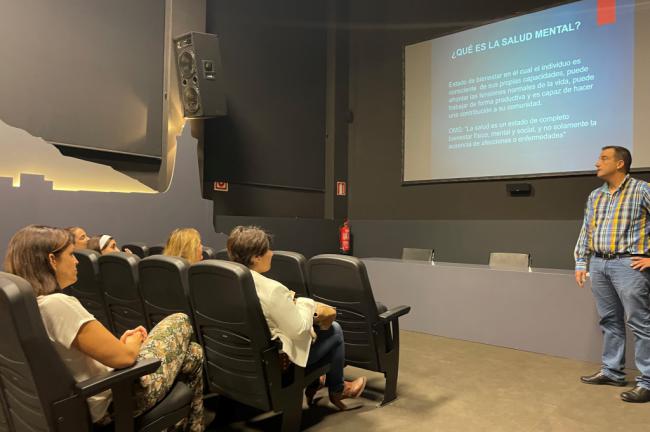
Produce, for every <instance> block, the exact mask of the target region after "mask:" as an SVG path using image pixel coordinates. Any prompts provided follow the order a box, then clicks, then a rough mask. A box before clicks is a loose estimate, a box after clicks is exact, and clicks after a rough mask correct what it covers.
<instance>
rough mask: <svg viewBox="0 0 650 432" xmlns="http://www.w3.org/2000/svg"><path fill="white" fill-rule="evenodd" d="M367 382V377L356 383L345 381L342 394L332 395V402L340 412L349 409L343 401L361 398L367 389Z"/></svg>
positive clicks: (356, 380) (358, 379)
mask: <svg viewBox="0 0 650 432" xmlns="http://www.w3.org/2000/svg"><path fill="white" fill-rule="evenodd" d="M366 382H367V379H366V377H361V378H357V379H355V380H354V381H345V382H344V383H343V391H342V392H341V393H330V402H332V403H333V404H334V406H335V407H337V408H338V409H339V410H341V411H345V410H346V409H347V407H346V406H345V404H344V403H343V402H342V400H343V399H354V398H358V397H359V396H361V393H363V390H364V389H365V388H366Z"/></svg>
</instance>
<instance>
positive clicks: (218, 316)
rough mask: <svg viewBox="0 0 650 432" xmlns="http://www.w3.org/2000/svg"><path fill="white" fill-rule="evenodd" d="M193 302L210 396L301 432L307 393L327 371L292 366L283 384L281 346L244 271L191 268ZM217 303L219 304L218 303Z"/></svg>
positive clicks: (218, 264) (211, 265)
mask: <svg viewBox="0 0 650 432" xmlns="http://www.w3.org/2000/svg"><path fill="white" fill-rule="evenodd" d="M189 281H190V299H191V303H192V305H193V308H194V316H195V319H196V327H197V329H198V338H199V342H200V343H201V345H202V346H203V351H204V353H205V358H206V369H207V383H206V384H207V386H208V389H209V391H210V392H216V393H218V394H220V395H222V396H225V397H228V398H230V399H233V400H236V401H238V402H240V403H243V404H245V405H249V406H252V407H255V408H257V409H260V410H263V411H271V410H272V411H275V412H282V413H283V416H282V430H283V431H285V432H287V431H298V430H300V419H301V415H302V402H303V392H304V388H305V386H306V385H307V384H308V383H311V382H313V381H315V380H316V379H318V377H319V376H320V375H322V374H324V373H325V372H326V371H327V368H328V366H327V365H322V364H321V365H317V366H316V367H315V368H310V370H309V371H308V372H306V371H305V369H304V368H301V367H298V366H296V365H292V366H291V367H290V368H289V370H288V371H287V372H286V374H285V376H284V378H285V379H284V380H283V374H282V371H281V365H280V359H279V349H280V346H279V345H278V342H276V341H272V340H271V333H270V331H269V327H268V325H267V323H266V320H265V318H264V315H263V313H262V308H261V306H260V302H259V299H258V297H257V292H256V291H255V284H254V282H253V277H252V275H251V273H250V271H249V270H248V268H246V267H245V266H243V265H241V264H238V263H233V262H226V261H214V260H212V261H202V262H198V263H196V264H194V265H192V266H191V267H190V271H189ZM217 299H218V301H217Z"/></svg>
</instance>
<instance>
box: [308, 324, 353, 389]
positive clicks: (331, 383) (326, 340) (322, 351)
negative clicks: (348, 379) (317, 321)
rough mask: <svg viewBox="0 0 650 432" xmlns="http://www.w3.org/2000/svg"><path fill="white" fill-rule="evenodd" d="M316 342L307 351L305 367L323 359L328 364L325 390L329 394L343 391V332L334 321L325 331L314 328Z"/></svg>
mask: <svg viewBox="0 0 650 432" xmlns="http://www.w3.org/2000/svg"><path fill="white" fill-rule="evenodd" d="M314 329H315V330H316V335H317V337H316V342H314V344H313V345H312V346H311V349H310V350H309V358H308V359H307V366H308V367H309V366H311V365H313V364H314V363H317V362H319V361H321V360H323V359H326V360H327V362H328V363H329V364H330V370H329V372H328V373H327V376H326V377H327V380H326V383H327V388H328V390H329V392H330V393H341V392H342V391H343V368H344V367H345V344H344V343H343V330H342V329H341V326H340V324H339V323H337V322H336V321H334V322H333V323H332V326H331V327H330V328H329V329H327V330H321V329H320V327H318V326H315V327H314Z"/></svg>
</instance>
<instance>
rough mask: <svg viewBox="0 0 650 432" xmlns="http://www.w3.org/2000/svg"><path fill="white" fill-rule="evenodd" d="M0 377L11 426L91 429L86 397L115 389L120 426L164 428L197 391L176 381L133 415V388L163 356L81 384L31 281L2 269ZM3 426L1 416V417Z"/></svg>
mask: <svg viewBox="0 0 650 432" xmlns="http://www.w3.org/2000/svg"><path fill="white" fill-rule="evenodd" d="M0 326H1V327H2V329H3V330H2V331H3V335H2V343H1V344H0V378H1V379H0V382H2V383H3V384H2V389H1V390H2V391H3V399H5V397H4V396H5V395H6V399H5V403H6V407H7V408H8V409H7V410H6V411H7V412H5V413H4V417H5V420H6V425H5V426H6V428H4V429H2V430H9V431H15V432H18V431H37V430H38V431H46V430H51V431H70V432H81V431H92V430H94V427H93V425H92V423H91V420H90V413H89V412H88V404H87V402H86V398H88V397H90V396H93V395H96V394H98V393H100V392H102V391H104V390H107V389H110V390H111V391H112V393H113V404H112V406H113V412H114V418H115V421H114V424H113V428H114V430H116V431H120V432H122V431H124V432H130V431H133V430H137V431H143V432H144V431H147V432H153V431H160V430H163V429H166V428H168V427H171V426H173V425H174V424H176V423H177V422H178V421H180V420H181V419H183V418H184V417H186V416H187V415H188V414H189V411H190V402H191V399H192V392H191V390H190V388H189V387H188V386H187V385H186V384H184V383H182V382H177V383H176V384H175V385H174V387H173V388H172V390H171V391H170V392H169V393H168V395H167V396H166V397H165V398H164V399H163V400H162V401H161V402H160V403H159V404H158V405H156V406H155V407H154V408H152V409H151V410H149V411H148V412H146V413H144V414H143V415H141V416H140V417H138V418H136V419H134V418H133V408H132V407H133V405H134V403H133V398H132V388H133V384H134V382H135V381H136V380H137V379H139V377H141V376H144V375H147V374H150V373H152V372H154V371H156V369H158V367H159V366H160V360H158V359H146V360H140V361H138V362H137V363H136V364H135V365H134V366H131V367H129V368H126V369H119V370H115V371H112V372H109V373H107V374H105V375H103V376H101V377H96V378H91V379H88V380H86V381H82V382H80V383H76V382H75V380H74V378H73V377H72V375H71V374H70V372H69V370H68V368H67V366H66V365H65V364H64V363H63V361H62V360H61V357H60V356H59V354H58V353H57V352H56V350H55V348H54V345H53V344H52V342H51V341H50V339H49V338H48V336H47V333H46V331H45V327H44V326H43V321H42V320H41V316H40V312H39V310H38V305H37V304H36V298H35V296H34V293H33V291H32V288H31V286H30V285H29V283H28V282H27V281H25V280H24V279H21V278H19V277H17V276H14V275H11V274H8V273H2V272H0ZM0 426H2V421H1V420H0Z"/></svg>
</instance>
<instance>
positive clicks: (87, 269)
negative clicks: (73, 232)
mask: <svg viewBox="0 0 650 432" xmlns="http://www.w3.org/2000/svg"><path fill="white" fill-rule="evenodd" d="M74 255H75V257H76V258H77V261H79V264H77V282H75V283H74V285H72V286H70V287H68V288H65V290H64V293H65V294H68V295H71V296H74V297H76V298H77V299H79V302H80V303H81V304H82V305H83V307H85V308H86V310H87V311H88V312H90V313H91V314H93V316H94V317H95V318H97V321H99V322H100V323H102V324H103V325H104V327H106V328H107V329H108V330H109V331H113V323H112V322H111V319H110V315H109V313H108V309H107V307H106V299H105V298H104V292H103V290H102V284H101V281H100V280H99V262H98V260H99V257H100V254H99V253H98V252H96V251H94V250H90V249H78V250H75V252H74Z"/></svg>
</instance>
